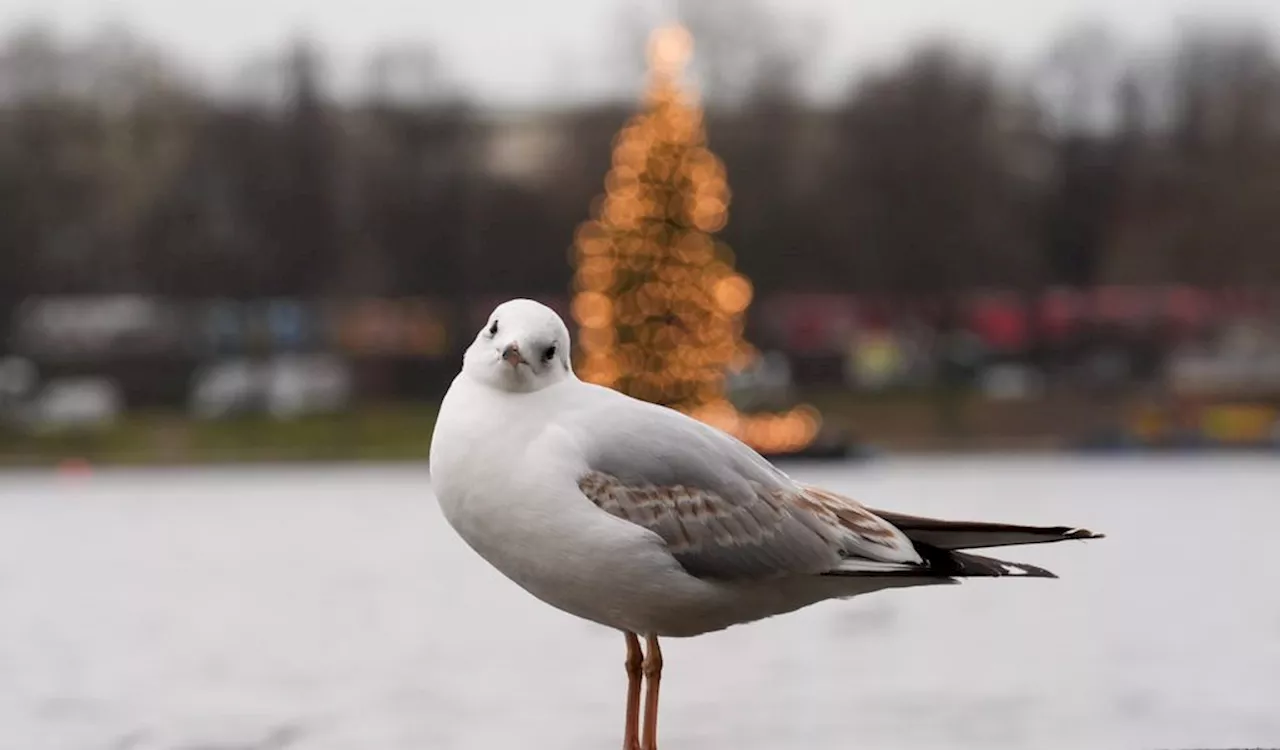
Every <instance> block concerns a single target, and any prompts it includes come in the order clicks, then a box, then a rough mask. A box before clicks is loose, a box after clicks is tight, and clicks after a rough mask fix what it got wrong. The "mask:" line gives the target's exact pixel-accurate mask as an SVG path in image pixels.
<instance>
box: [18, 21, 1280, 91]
mask: <svg viewBox="0 0 1280 750" xmlns="http://www.w3.org/2000/svg"><path fill="white" fill-rule="evenodd" d="M695 1H696V0H695ZM761 2H763V3H764V4H766V5H769V6H771V7H772V8H773V10H774V12H775V13H776V14H777V15H778V16H779V19H780V23H784V24H785V23H787V22H792V21H794V22H795V23H797V24H798V23H800V22H801V21H804V20H806V19H808V20H814V21H818V22H819V26H820V29H821V35H820V36H818V37H816V38H815V39H814V43H813V49H814V50H815V51H814V60H813V63H812V73H811V75H810V76H809V81H810V85H811V86H812V88H813V89H814V90H815V91H817V92H829V91H832V90H837V89H840V88H842V87H843V85H844V83H845V82H846V81H847V80H848V78H849V75H850V73H851V71H853V70H856V69H859V66H865V65H866V64H867V63H868V62H869V61H875V60H878V59H884V58H885V57H886V56H891V55H893V54H895V53H898V52H901V51H902V50H903V49H905V48H906V47H907V46H908V45H909V44H910V43H911V42H913V41H916V40H918V39H920V38H922V37H929V36H937V35H939V34H946V35H948V36H950V37H952V38H957V39H960V40H964V41H967V42H971V43H974V44H976V45H979V46H981V47H982V48H985V49H988V50H989V51H990V52H991V53H992V54H995V55H998V56H1001V57H1004V58H1007V59H1010V60H1012V61H1016V62H1025V61H1027V60H1029V59H1031V58H1032V56H1033V55H1035V54H1037V53H1039V52H1041V51H1043V50H1044V48H1045V47H1046V45H1047V44H1048V43H1049V42H1050V41H1051V40H1052V39H1053V38H1054V36H1055V35H1057V34H1059V33H1061V32H1062V31H1063V30H1064V29H1066V28H1068V27H1070V26H1072V25H1074V24H1077V23H1080V22H1085V21H1101V22H1104V23H1106V24H1107V25H1108V26H1110V27H1112V28H1114V29H1115V30H1116V31H1117V32H1118V33H1119V34H1120V35H1121V36H1122V37H1124V38H1126V39H1129V40H1131V41H1133V42H1135V43H1143V42H1151V41H1155V40H1159V39H1161V38H1167V37H1168V36H1169V35H1171V34H1172V33H1173V31H1174V30H1175V29H1176V28H1177V27H1178V25H1179V24H1180V23H1182V22H1184V21H1187V20H1192V19H1205V18H1208V19H1213V20H1217V21H1225V22H1230V21H1247V22H1249V23H1252V24H1257V25H1260V26H1262V27H1264V28H1266V29H1268V31H1269V32H1270V33H1271V34H1272V36H1273V37H1280V0H761ZM665 5H666V3H664V2H663V0H649V1H647V2H646V0H218V2H207V1H206V2H192V1H190V0H3V2H0V33H4V34H7V33H9V32H10V31H11V30H13V29H15V28H18V27H20V26H23V25H25V24H29V23H31V22H33V21H43V22H47V23H48V24H50V25H51V26H52V27H53V28H55V29H57V30H59V31H62V32H65V33H68V34H83V33H86V32H88V31H91V30H92V29H94V28H96V27H101V26H103V25H105V24H118V25H125V26H127V27H129V28H132V29H135V30H137V31H139V32H140V33H141V34H143V35H144V36H146V37H149V38H151V39H153V40H155V41H157V42H159V43H161V44H162V45H163V46H164V47H166V48H167V49H169V50H171V51H173V52H175V53H177V54H178V55H179V56H181V57H182V58H184V59H185V60H186V61H187V62H189V63H190V64H192V65H193V66H195V67H196V68H197V69H199V70H202V71H206V72H210V73H213V74H219V73H220V72H226V71H229V70H232V69H234V68H235V67H236V66H237V65H238V64H239V63H240V62H241V61H244V60H246V59H248V58H252V57H253V56H255V55H260V54H263V53H265V52H268V51H270V50H272V49H274V48H277V47H279V45H280V44H281V43H282V42H284V41H286V40H288V39H290V38H295V37H298V36H301V35H305V36H307V37H310V38H312V39H314V40H316V41H318V42H319V43H320V44H322V45H323V47H324V48H325V49H326V50H327V52H328V53H329V55H330V58H331V60H332V61H333V63H334V64H335V65H337V66H339V67H341V66H344V65H345V66H354V62H355V61H356V60H359V59H360V58H362V57H363V56H364V55H366V54H367V53H368V51H369V50H371V49H373V48H375V47H378V46H380V45H383V44H387V43H396V42H413V43H424V44H428V45H431V46H434V47H435V48H436V49H437V50H438V51H439V52H440V55H441V58H442V60H443V62H444V64H445V66H446V69H447V71H448V73H449V75H450V76H451V77H452V78H453V79H454V80H455V81H457V82H458V83H460V84H462V85H464V86H466V87H467V88H468V89H469V90H470V91H471V92H473V93H474V94H476V95H477V96H479V97H481V98H483V99H484V100H487V101H489V102H493V103H513V104H521V103H531V102H538V101H547V100H574V99H582V98H586V97H593V96H600V95H602V94H614V95H617V94H618V93H620V92H625V91H628V90H630V89H631V88H633V86H634V84H635V82H634V81H627V80H625V79H626V78H627V75H625V73H624V71H623V69H622V67H621V66H620V65H619V63H618V59H619V55H620V51H619V49H618V48H619V45H620V41H619V39H620V37H619V34H618V29H619V28H620V18H621V12H622V8H623V7H624V6H629V7H633V8H634V7H637V6H644V7H645V8H646V9H648V10H649V11H651V12H652V13H653V14H654V15H655V16H659V15H661V13H662V8H663V7H664V6H665Z"/></svg>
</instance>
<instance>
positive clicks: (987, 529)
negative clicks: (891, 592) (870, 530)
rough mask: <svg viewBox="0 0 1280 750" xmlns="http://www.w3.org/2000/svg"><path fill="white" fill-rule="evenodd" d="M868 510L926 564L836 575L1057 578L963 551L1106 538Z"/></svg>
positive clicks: (845, 568)
mask: <svg viewBox="0 0 1280 750" xmlns="http://www.w3.org/2000/svg"><path fill="white" fill-rule="evenodd" d="M868 510H871V512H872V513H874V514H876V515H877V516H879V517H880V518H882V519H884V520H885V521H888V522H889V523H891V524H893V525H894V526H895V527H897V528H898V530H900V531H901V532H902V533H903V534H905V535H906V537H907V539H909V540H911V543H912V545H914V546H915V549H916V552H918V553H919V554H920V556H921V557H922V558H924V564H923V565H920V566H906V565H898V566H893V567H894V568H895V569H894V570H892V571H890V570H871V569H868V568H867V565H866V564H865V563H863V562H861V561H858V562H854V561H850V562H849V563H848V564H846V565H842V566H841V567H840V568H838V569H837V570H835V571H833V573H834V574H835V575H872V576H875V575H901V576H912V575H915V576H919V575H921V574H923V575H925V576H927V577H937V578H945V579H950V578H975V577H984V578H985V577H993V576H1019V577H1023V578H1057V576H1056V575H1054V574H1053V573H1052V572H1050V571H1048V570H1045V569H1044V568H1038V567H1036V566H1034V565H1027V564H1025V563H1017V562H1010V561H1008V560H999V559H996V558H994V557H984V556H982V555H975V554H972V553H969V552H961V551H960V550H967V549H983V548H988V547H1007V546H1012V545H1019V544H1045V543H1048V542H1062V541H1067V540H1071V539H1101V538H1103V535H1102V534H1096V533H1094V532H1092V531H1089V530H1087V529H1077V528H1071V527H1068V526H1017V525H1013V524H1002V523H985V522H980V521H946V520H942V519H938V518H924V517H921V516H908V515H904V514H901V513H893V512H890V511H881V510H874V509H868ZM885 567H888V566H885Z"/></svg>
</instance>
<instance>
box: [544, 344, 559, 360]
mask: <svg viewBox="0 0 1280 750" xmlns="http://www.w3.org/2000/svg"><path fill="white" fill-rule="evenodd" d="M554 356H556V345H555V344H552V345H551V346H548V347H547V350H546V351H544V352H543V353H542V359H543V361H545V362H550V361H551V358H552V357H554Z"/></svg>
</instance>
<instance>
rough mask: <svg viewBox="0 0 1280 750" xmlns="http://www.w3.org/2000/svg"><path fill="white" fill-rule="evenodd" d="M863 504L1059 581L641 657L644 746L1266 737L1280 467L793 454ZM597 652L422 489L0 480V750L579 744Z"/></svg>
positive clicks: (392, 475)
mask: <svg viewBox="0 0 1280 750" xmlns="http://www.w3.org/2000/svg"><path fill="white" fill-rule="evenodd" d="M787 468H788V470H789V471H790V473H792V474H793V475H795V476H797V477H799V478H803V479H805V480H807V481H810V482H815V483H820V484H825V485H827V486H829V487H831V488H832V489H834V490H837V491H842V492H846V493H848V494H851V495H853V496H854V497H857V498H859V499H862V500H863V501H864V502H867V503H868V504H871V505H875V506H881V507H887V508H893V509H897V510H903V511H907V512H918V513H925V514H936V515H946V516H951V517H959V518H965V517H974V518H989V519H998V520H1009V521H1015V522H1027V523H1053V524H1057V523H1065V524H1071V525H1079V526H1086V527H1089V528H1092V529H1095V530H1098V531H1103V532H1105V533H1107V534H1108V536H1109V538H1108V539H1106V540H1102V541H1098V542H1090V543H1066V544H1060V545H1053V546H1047V547H1039V548H1022V549H1018V550H1005V551H1006V552H1010V554H1009V555H1008V556H1009V557H1012V558H1014V559H1021V560H1024V561H1026V562H1030V563H1035V564H1038V565H1043V566H1046V567H1049V568H1050V569H1052V570H1054V571H1056V572H1057V573H1058V574H1059V575H1061V576H1062V579H1061V580H1057V581H1039V580H1007V579H1006V580H987V581H976V582H970V583H967V584H966V585H963V586H953V587H938V588H932V589H914V590H905V591H896V592H884V593H880V594H875V595H871V596H868V597H865V598H861V599H856V600H853V601H848V602H829V603H824V604H821V605H817V606H815V607H812V608H809V609H807V610H803V611H802V612H799V613H796V614H792V615H788V616H785V617H781V618H775V619H773V620H766V621H764V622H761V623H757V624H753V625H749V626H743V627H737V628H732V629H730V630H728V631H725V632H723V633H719V634H714V635H709V636H704V637H701V638H697V639H693V640H682V641H676V640H669V641H667V645H666V648H665V649H664V650H665V655H666V661H667V669H666V672H665V680H664V683H663V712H662V717H663V718H662V739H663V746H664V747H665V748H667V749H668V750H676V749H679V748H688V749H690V750H694V749H696V750H720V749H723V750H765V749H766V748H767V749H769V750H774V749H778V750H801V749H802V748H803V750H823V749H826V748H830V749H831V750H836V749H839V750H848V749H850V748H857V749H858V750H875V749H879V748H907V749H909V750H916V749H923V748H975V749H977V748H983V749H984V750H986V749H991V748H1010V749H1012V748H1018V749H1022V748H1064V749H1065V748H1073V749H1074V748H1117V749H1120V748H1124V749H1125V750H1130V749H1132V748H1159V747H1165V748H1189V747H1218V748H1226V747H1258V746H1262V747H1280V542H1277V534H1278V532H1280V461H1274V460H1272V461H1268V460H1266V459H1262V458H1257V459H1253V458H1239V459H1236V458H1203V459H1172V458H1170V459H1158V460H1155V459H1153V460H1146V459H1142V460H1128V459H1126V460H1105V459H1056V458H1037V459H993V458H984V459H953V460H924V459H912V460H905V459H904V460H890V461H885V462H882V463H876V464H869V465H864V466H842V465H833V464H794V465H791V466H788V467H787ZM622 658H623V643H622V638H621V636H619V635H617V634H616V633H613V632H611V631H608V630H605V629H603V628H599V627H597V626H594V625H591V624H588V623H584V622H581V621H578V620H575V619H573V618H571V617H569V616H567V615H563V614H560V613H559V612H556V611H555V610H552V609H550V608H548V607H546V606H544V605H542V604H540V603H538V602H537V601H535V600H533V599H532V598H531V597H529V596H528V595H527V594H525V593H524V592H522V591H520V590H519V589H517V588H516V587H515V586H514V585H513V584H510V583H508V582H507V581H506V580H505V579H503V578H501V577H500V576H499V575H498V574H497V573H495V572H493V571H492V570H490V569H489V568H488V567H487V566H486V564H485V563H483V562H482V561H481V560H480V559H479V558H477V557H476V556H475V555H474V554H472V553H471V552H470V550H469V549H467V548H466V547H465V546H464V545H463V544H462V542H461V541H459V540H458V539H457V538H456V537H455V536H454V535H453V532H452V531H451V530H450V529H449V528H448V527H447V525H446V524H445V522H444V520H443V518H442V517H441V516H440V513H439V510H438V508H437V507H436V504H435V502H434V500H433V498H432V497H431V494H430V490H429V487H428V481H427V473H426V470H425V469H424V468H412V467H410V468H406V467H365V468H339V467H318V468H312V467H306V468H302V467H297V468H278V467H276V468H260V469H258V468H254V469H237V470H218V471H206V470H192V471H186V470H183V471H177V470H174V471H138V472H133V471H130V472H125V471H120V472H114V471H112V472H100V473H98V474H96V475H94V476H92V477H87V478H82V479H71V478H57V477H54V476H52V475H50V474H34V473H27V474H0V750H55V749H56V750H161V749H163V750H233V749H234V750H241V749H244V750H247V749H249V748H262V749H264V750H265V749H266V748H303V749H306V750H410V749H411V748H412V749H414V750H419V749H422V750H451V749H453V748H459V749H467V750H489V749H490V748H516V747H519V748H549V749H554V750H579V749H581V750H588V749H590V750H599V749H600V748H615V747H618V746H619V745H620V740H621V738H620V733H621V715H622V699H623V689H624V685H625V682H624V675H623V672H622Z"/></svg>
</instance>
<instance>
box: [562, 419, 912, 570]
mask: <svg viewBox="0 0 1280 750" xmlns="http://www.w3.org/2000/svg"><path fill="white" fill-rule="evenodd" d="M579 420H580V421H579V423H578V425H577V426H578V427H579V428H580V429H579V432H580V434H582V435H584V436H589V437H584V438H583V439H582V441H581V447H582V451H583V454H584V457H585V459H586V467H587V468H586V470H585V471H584V472H583V473H582V475H581V476H579V477H578V487H579V489H581V490H582V493H583V494H584V495H585V496H586V497H587V498H588V499H589V500H590V501H591V502H593V503H595V504H596V505H597V506H598V507H599V508H600V509H602V510H604V511H606V512H608V513H610V514H612V515H614V516H617V517H619V518H622V519H625V520H627V521H630V522H632V523H635V524H638V525H640V526H643V527H644V528H646V529H648V530H650V531H652V532H654V533H655V534H657V535H658V536H660V537H661V538H662V539H663V541H664V542H666V545H667V547H668V549H669V550H670V552H671V554H672V555H673V556H674V557H675V558H676V560H678V561H679V562H680V564H681V565H682V566H683V567H684V568H685V569H686V570H688V571H689V572H690V573H691V574H693V575H696V576H700V577H704V578H717V579H730V580H743V579H764V578H774V577H780V576H787V575H797V574H819V573H826V572H831V571H836V570H839V571H846V572H857V571H867V572H872V571H878V570H885V571H901V570H904V569H909V568H913V567H915V566H918V565H919V564H920V563H921V562H922V561H921V558H920V556H919V554H917V552H916V551H915V549H914V547H913V545H912V543H911V542H910V540H908V539H907V538H906V536H904V535H903V534H902V533H901V532H900V531H899V530H898V529H896V528H895V527H894V526H893V525H892V524H889V523H887V522H885V521H884V520H882V519H880V518H879V517H877V516H876V515H875V514H874V513H872V512H871V511H869V510H867V509H866V508H864V507H863V506H861V505H859V504H858V503H856V502H854V501H853V500H850V499H848V498H845V497H841V496H839V495H836V494H834V493H830V492H826V491H824V490H820V489H817V488H813V487H808V486H804V485H801V484H799V483H797V482H795V481H793V480H792V479H791V478H790V477H788V476H786V475H785V474H783V473H782V472H781V471H779V470H778V469H776V468H775V467H774V466H773V465H772V464H770V463H769V462H768V461H766V460H765V459H764V458H763V457H761V456H760V455H759V454H758V453H756V452H755V451H754V450H752V449H751V448H749V447H748V446H746V445H745V444H743V443H741V442H739V441H738V440H736V439H734V438H732V437H730V436H729V435H727V434H725V433H723V432H721V431H719V430H716V429H714V428H712V427H709V426H707V425H705V424H703V423H701V422H698V421H696V420H694V419H691V418H689V417H687V416H685V415H683V414H680V413H679V412H676V411H673V410H670V409H664V408H662V407H657V406H653V405H651V404H647V403H644V402H640V401H635V400H632V399H625V398H622V397H619V398H617V399H613V398H609V399H605V400H604V403H603V404H593V408H590V409H584V410H582V412H581V415H580V417H579Z"/></svg>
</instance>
